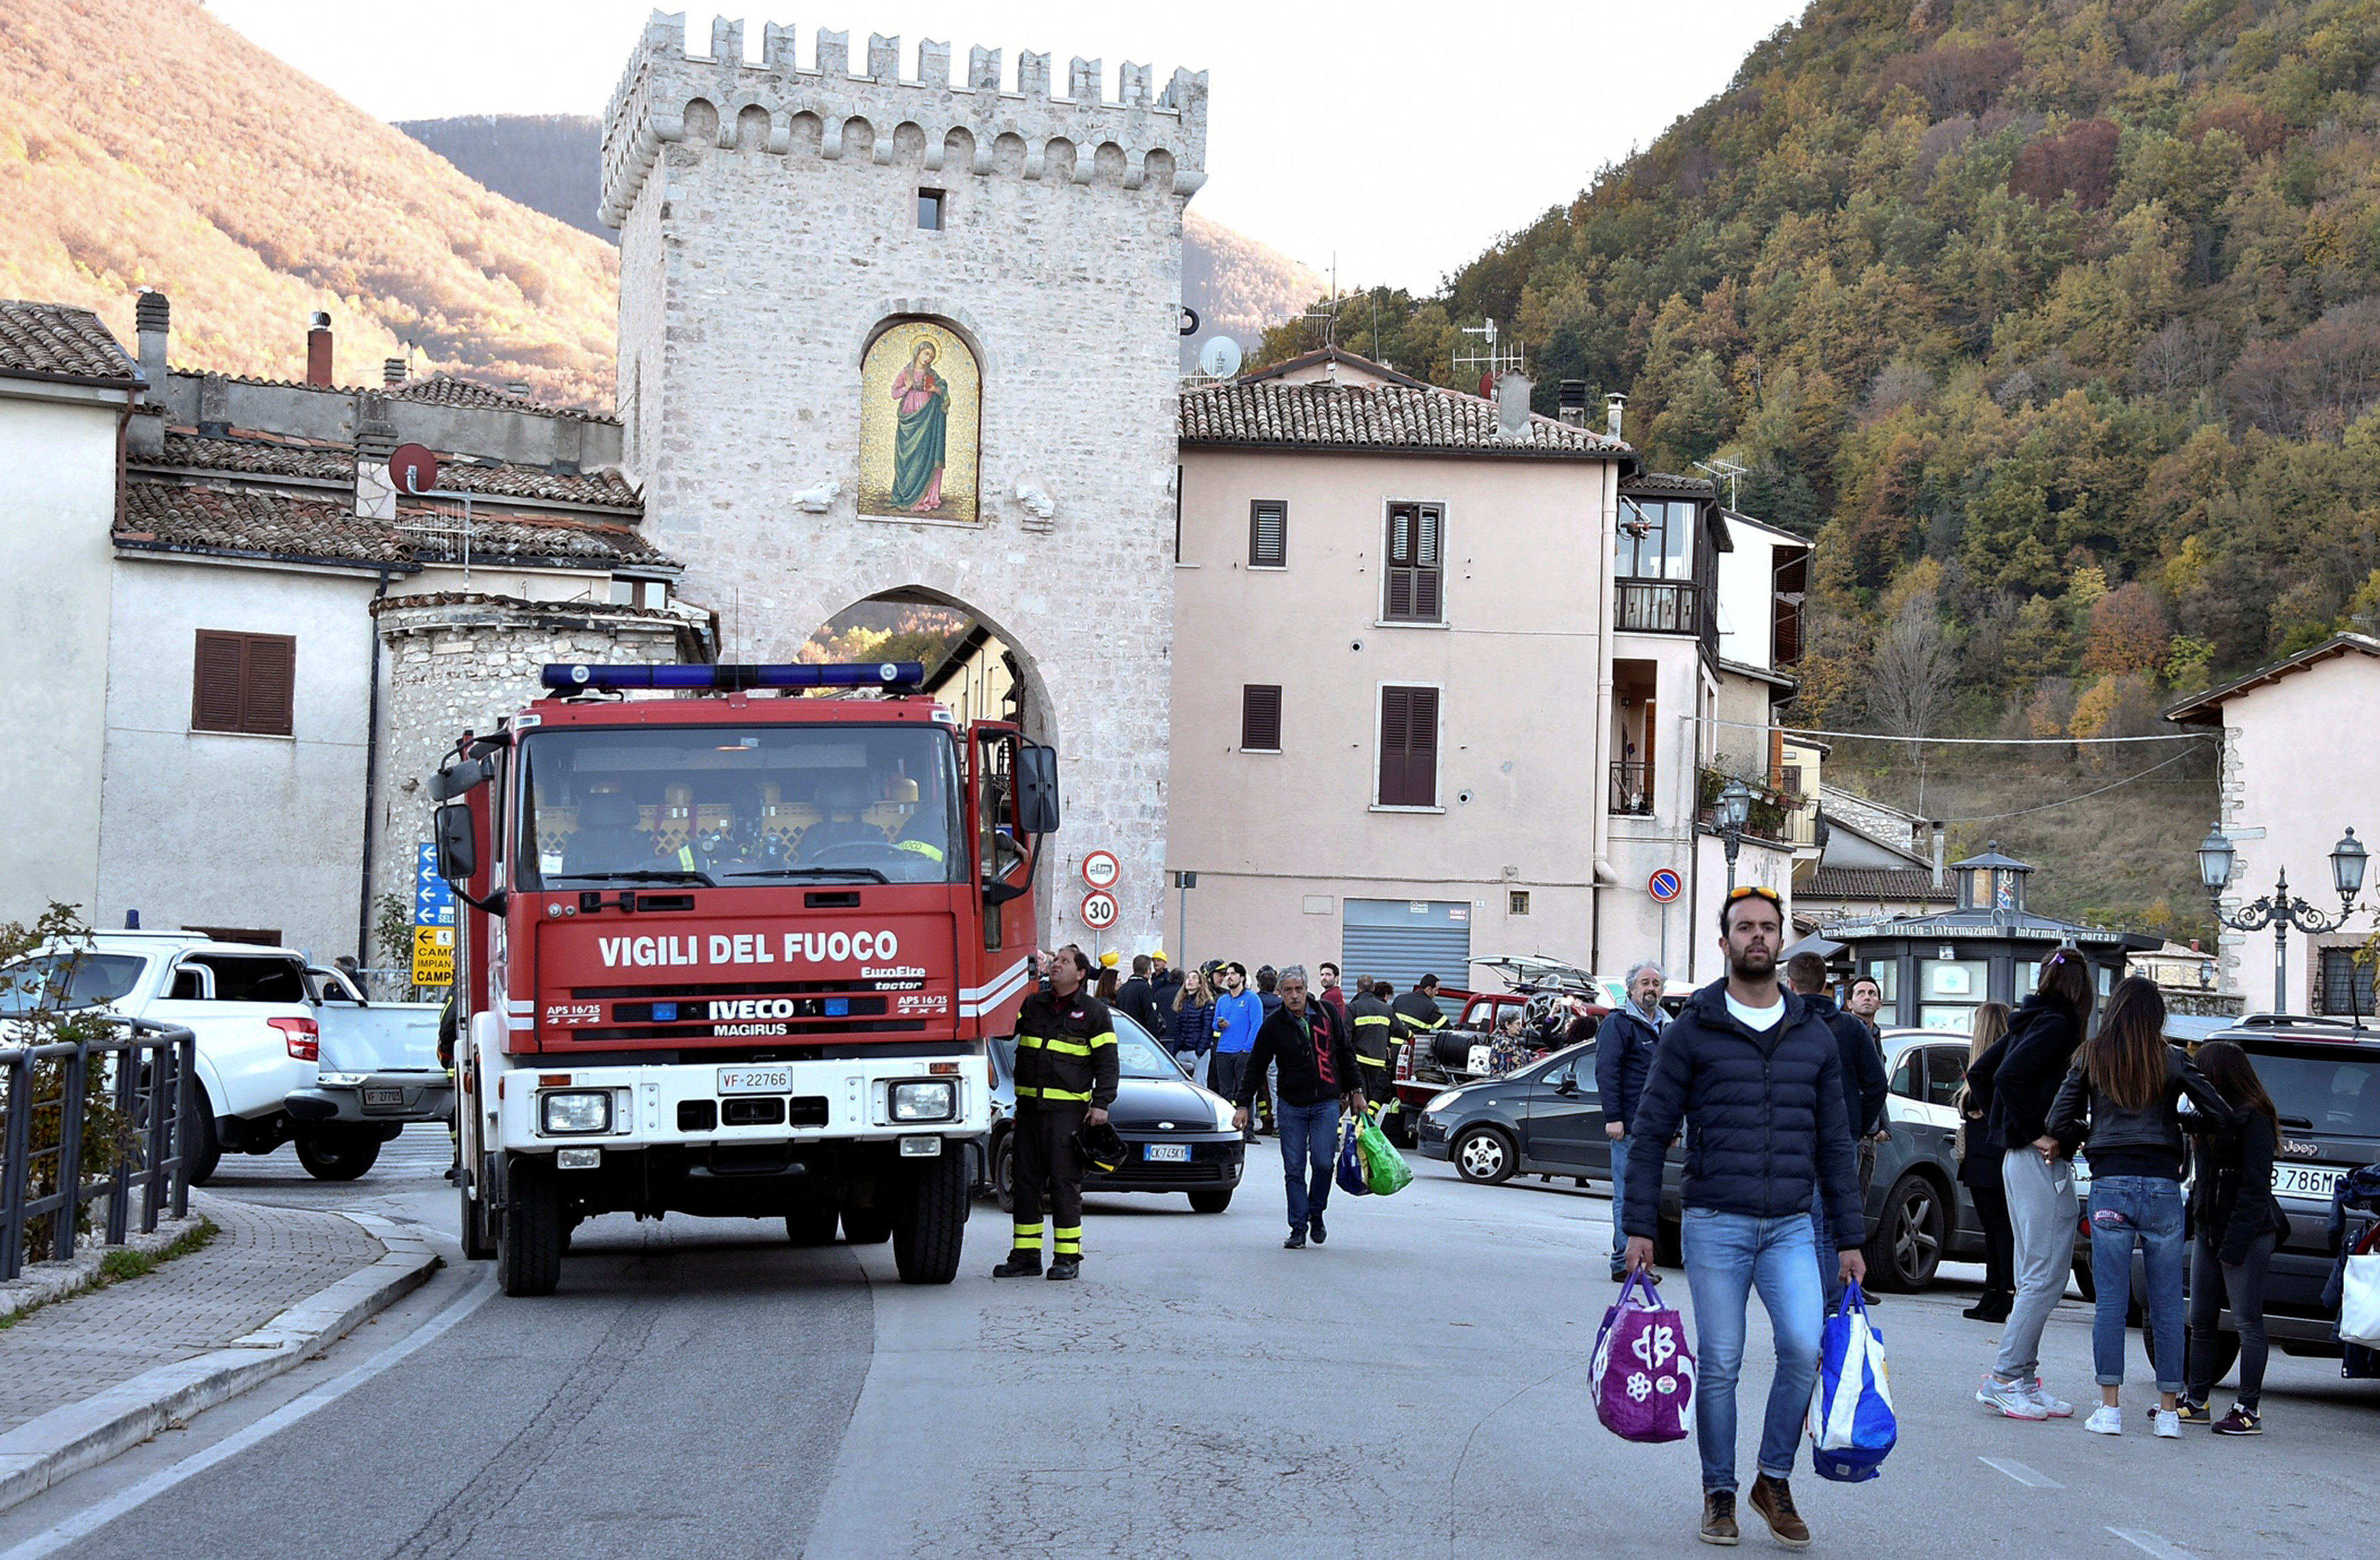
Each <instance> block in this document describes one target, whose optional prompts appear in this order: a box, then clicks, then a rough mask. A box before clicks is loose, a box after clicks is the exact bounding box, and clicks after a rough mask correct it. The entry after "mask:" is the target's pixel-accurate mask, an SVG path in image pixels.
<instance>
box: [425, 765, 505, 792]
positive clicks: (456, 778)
mask: <svg viewBox="0 0 2380 1560" xmlns="http://www.w3.org/2000/svg"><path fill="white" fill-rule="evenodd" d="M495 777H496V761H495V760H493V759H492V758H488V757H485V756H481V757H479V758H470V759H465V760H463V761H462V762H458V763H450V764H448V765H447V766H446V767H445V768H443V769H442V770H439V771H438V772H437V773H435V774H431V776H430V795H431V799H432V800H435V801H453V800H454V799H455V798H456V797H459V796H462V795H465V794H466V793H468V792H470V791H475V790H478V789H479V788H480V786H484V785H486V784H487V783H488V782H489V781H491V780H492V779H494V778H495Z"/></svg>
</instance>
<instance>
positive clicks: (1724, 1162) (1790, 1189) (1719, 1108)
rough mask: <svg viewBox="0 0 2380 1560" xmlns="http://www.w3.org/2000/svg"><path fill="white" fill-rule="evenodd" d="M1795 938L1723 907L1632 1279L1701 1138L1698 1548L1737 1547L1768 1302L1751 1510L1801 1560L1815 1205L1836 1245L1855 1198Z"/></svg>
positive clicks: (1667, 1050)
mask: <svg viewBox="0 0 2380 1560" xmlns="http://www.w3.org/2000/svg"><path fill="white" fill-rule="evenodd" d="M1784 932H1785V927H1784V907H1783V905H1782V903H1781V902H1780V901H1779V897H1778V896H1777V892H1776V890H1774V889H1771V888H1765V887H1761V886H1758V885H1747V886H1745V887H1742V888H1738V889H1736V890H1735V891H1734V892H1733V893H1731V894H1730V895H1729V896H1727V899H1726V900H1725V902H1724V903H1722V904H1721V905H1720V906H1719V946H1720V949H1721V951H1722V952H1723V953H1724V954H1725V955H1726V957H1727V969H1728V973H1727V979H1726V980H1725V981H1715V982H1714V983H1712V984H1710V985H1708V986H1706V987H1704V988H1703V989H1702V990H1701V991H1698V992H1696V993H1694V995H1693V996H1692V997H1691V998H1689V999H1688V1001H1687V1003H1686V1006H1685V1010H1684V1011H1683V1012H1682V1013H1680V1014H1679V1015H1678V1017H1677V1018H1673V1019H1671V1020H1670V1028H1669V1032H1668V1033H1667V1034H1665V1035H1663V1036H1662V1038H1661V1044H1660V1046H1659V1048H1658V1050H1656V1051H1655V1052H1654V1054H1653V1070H1652V1073H1651V1075H1650V1076H1649V1077H1648V1078H1647V1079H1645V1092H1644V1095H1643V1097H1642V1098H1641V1099H1639V1100H1638V1101H1637V1103H1636V1116H1635V1119H1634V1120H1633V1121H1631V1122H1630V1123H1629V1124H1628V1173H1627V1176H1628V1204H1627V1215H1626V1216H1627V1220H1628V1225H1627V1227H1628V1249H1627V1264H1628V1266H1629V1268H1630V1269H1631V1270H1635V1269H1641V1268H1649V1267H1651V1266H1652V1265H1653V1232H1654V1229H1655V1227H1656V1226H1657V1225H1658V1222H1659V1218H1660V1211H1661V1160H1662V1157H1663V1154H1664V1153H1665V1152H1666V1151H1667V1149H1668V1146H1669V1142H1670V1138H1672V1137H1673V1136H1675V1135H1676V1133H1677V1131H1678V1128H1679V1127H1680V1126H1681V1125H1683V1124H1686V1123H1689V1122H1691V1123H1692V1125H1693V1127H1694V1132H1693V1134H1692V1137H1691V1139H1690V1140H1689V1141H1688V1143H1687V1145H1686V1172H1685V1185H1684V1192H1685V1219H1684V1229H1683V1234H1682V1240H1683V1243H1684V1247H1685V1258H1686V1281H1687V1283H1688V1284H1689V1285H1690V1286H1692V1290H1693V1294H1694V1324H1695V1332H1696V1338H1695V1342H1696V1344H1697V1346H1698V1347H1699V1348H1700V1351H1701V1358H1700V1360H1699V1361H1698V1363H1697V1366H1696V1370H1695V1376H1694V1439H1695V1442H1696V1444H1697V1445H1698V1446H1699V1447H1700V1449H1701V1452H1702V1465H1703V1467H1702V1472H1703V1520H1702V1532H1701V1536H1702V1538H1703V1540H1704V1541H1705V1542H1709V1543H1722V1544H1729V1543H1733V1542H1736V1539H1737V1530H1736V1522H1735V1385H1736V1377H1737V1375H1738V1374H1739V1373H1740V1372H1741V1371H1742V1370H1743V1339H1744V1305H1745V1300H1746V1298H1747V1297H1748V1296H1749V1295H1750V1293H1751V1290H1752V1288H1753V1287H1754V1286H1755V1285H1757V1286H1759V1289H1760V1301H1761V1304H1762V1306H1763V1307H1764V1308H1766V1310H1767V1312H1768V1324H1769V1330H1770V1331H1771V1332H1772V1333H1773V1334H1774V1335H1775V1336H1776V1340H1777V1372H1776V1375H1775V1377H1774V1378H1773V1379H1772V1380H1771V1381H1770V1383H1769V1387H1768V1408H1767V1416H1766V1419H1765V1420H1764V1421H1763V1428H1762V1431H1761V1436H1760V1456H1759V1469H1760V1475H1759V1477H1758V1478H1757V1479H1755V1481H1753V1485H1752V1493H1751V1495H1750V1496H1749V1497H1748V1501H1747V1504H1749V1505H1751V1507H1752V1509H1753V1510H1755V1511H1756V1512H1758V1513H1759V1514H1760V1516H1761V1517H1762V1518H1763V1519H1764V1520H1766V1521H1767V1524H1768V1530H1769V1532H1770V1533H1772V1534H1773V1535H1774V1536H1775V1537H1776V1538H1777V1539H1778V1540H1779V1542H1783V1543H1785V1544H1786V1545H1788V1546H1790V1547H1792V1548H1796V1549H1798V1548H1801V1547H1803V1545H1806V1544H1807V1543H1808V1542H1810V1529H1809V1525H1808V1524H1807V1523H1805V1522H1803V1520H1802V1516H1801V1513H1800V1512H1799V1511H1797V1510H1796V1509H1794V1505H1793V1494H1792V1491H1791V1489H1790V1488H1789V1487H1788V1485H1787V1482H1786V1481H1787V1478H1788V1476H1789V1475H1790V1474H1791V1472H1792V1470H1793V1454H1794V1452H1795V1450H1796V1448H1797V1446H1798V1444H1799V1443H1800V1440H1801V1434H1802V1425H1803V1419H1804V1418H1805V1416H1806V1415H1807V1414H1808V1412H1809V1408H1810V1389H1811V1387H1812V1386H1813V1385H1814V1384H1815V1382H1816V1380H1817V1373H1818V1333H1819V1328H1820V1326H1821V1324H1822V1316H1821V1313H1820V1306H1821V1304H1822V1302H1823V1299H1824V1296H1823V1294H1822V1293H1821V1291H1820V1288H1819V1285H1818V1274H1817V1271H1816V1268H1815V1258H1814V1256H1813V1251H1814V1245H1815V1242H1814V1237H1813V1232H1812V1230H1811V1227H1810V1207H1811V1200H1812V1199H1813V1198H1814V1197H1815V1196H1816V1195H1818V1192H1819V1189H1820V1188H1824V1191H1825V1195H1826V1199H1827V1212H1828V1223H1829V1225H1831V1227H1833V1228H1835V1229H1838V1230H1844V1231H1849V1230H1853V1229H1856V1228H1857V1227H1858V1226H1859V1219H1858V1214H1859V1181H1858V1176H1857V1175H1856V1173H1855V1171H1854V1169H1853V1165H1852V1135H1851V1126H1850V1123H1849V1121H1848V1120H1847V1119H1846V1117H1845V1115H1844V1111H1843V1087H1842V1058H1841V1056H1840V1054H1839V1053H1838V1051H1837V1049H1836V1045H1835V1037H1834V1034H1833V1032H1832V1031H1831V1030H1828V1028H1827V1026H1826V1024H1825V1023H1824V1022H1823V1021H1821V1020H1820V1019H1819V1018H1818V1017H1817V1015H1815V1013H1813V1012H1812V1011H1811V1010H1810V1009H1809V1008H1808V1007H1807V1006H1805V1005H1803V1002H1802V999H1801V998H1799V997H1797V996H1794V995H1792V994H1791V993H1787V992H1785V991H1783V990H1782V989H1780V988H1779V985H1778V983H1777V950H1778V949H1779V947H1780V946H1781V945H1783V942H1784ZM1837 1238H1838V1239H1840V1238H1841V1237H1837ZM1837 1263H1838V1265H1839V1267H1840V1271H1841V1274H1842V1277H1843V1279H1844V1281H1845V1282H1847V1283H1849V1282H1855V1281H1857V1280H1859V1279H1862V1278H1864V1277H1865V1276H1867V1264H1866V1262H1865V1261H1864V1260H1863V1259H1862V1257H1861V1255H1860V1250H1859V1246H1858V1243H1857V1242H1856V1241H1853V1242H1852V1243H1851V1244H1849V1245H1846V1246H1843V1247H1842V1248H1841V1252H1840V1256H1839V1257H1838V1258H1837Z"/></svg>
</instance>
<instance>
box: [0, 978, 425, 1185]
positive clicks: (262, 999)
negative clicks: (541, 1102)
mask: <svg viewBox="0 0 2380 1560" xmlns="http://www.w3.org/2000/svg"><path fill="white" fill-rule="evenodd" d="M45 1001H62V1002H64V1003H65V1004H66V1005H69V1006H75V1007H83V1006H94V1007H95V1006H104V1007H106V1008H108V1009H109V1010H111V1011H113V1012H115V1013H119V1014H122V1015H124V1016H125V1017H127V1018H150V1019H154V1020H156V1021H158V1022H160V1023H168V1024H180V1025H185V1026H187V1027H188V1029H189V1030H190V1031H191V1032H192V1033H193V1034H194V1035H196V1036H197V1039H198V1068H197V1072H198V1077H197V1079H196V1082H197V1085H198V1088H199V1091H200V1094H201V1095H202V1096H203V1097H204V1103H203V1106H202V1108H201V1109H200V1112H199V1141H198V1143H197V1144H196V1145H195V1146H194V1147H193V1149H192V1150H191V1152H190V1179H191V1181H192V1182H193V1183H195V1184H198V1185H204V1184H205V1183H206V1181H207V1179H208V1178H209V1177H210V1176H212V1175H213V1174H214V1172H215V1169H216V1166H217V1164H218V1163H219V1162H220V1161H221V1159H222V1157H223V1154H224V1152H225V1151H226V1150H231V1151H236V1152H244V1153H257V1154H262V1153H271V1152H273V1150H275V1149H277V1148H279V1147H280V1146H281V1145H282V1144H283V1143H293V1144H295V1145H296V1147H297V1159H298V1163H300V1164H303V1165H305V1167H306V1169H307V1172H308V1173H309V1174H310V1175H313V1176H318V1177H320V1178H322V1179H324V1180H353V1179H354V1178H355V1177H356V1176H360V1175H362V1174H363V1173H364V1172H365V1171H367V1170H369V1169H370V1168H371V1166H372V1164H373V1163H374V1162H375V1161H376V1160H378V1159H379V1157H380V1148H381V1144H383V1143H384V1142H386V1141H387V1140H390V1139H392V1138H394V1137H395V1136H396V1135H397V1134H398V1133H399V1132H401V1131H403V1130H404V1129H405V1125H406V1123H407V1122H408V1121H443V1120H448V1119H451V1118H452V1116H453V1115H454V1108H455V1093H454V1083H453V1080H452V1079H450V1078H449V1077H448V1076H447V1074H446V1073H445V1071H444V1069H443V1068H442V1067H440V1066H439V1065H438V1056H437V1049H438V1008H437V1006H436V1005H433V1004H429V1003H370V1002H366V1001H365V1000H364V998H363V996H362V994H361V993H358V992H357V991H356V989H355V988H354V986H353V985H352V984H350V983H348V982H347V981H346V979H345V978H344V977H342V976H340V975H339V974H338V973H337V972H336V971H333V970H324V969H310V968H309V967H308V965H307V963H306V961H305V958H304V957H303V956H301V955H299V954H297V952H295V951H293V950H291V949H288V948H271V947H259V946H255V945H249V944H244V943H216V942H212V941H211V940H209V939H208V938H206V937H204V936H202V935H200V934H199V933H197V932H94V933H92V934H91V936H90V938H89V940H88V942H87V943H85V944H81V945H67V944H51V945H45V946H43V947H42V948H40V949H37V950H36V951H34V952H33V953H30V954H28V955H26V956H25V957H23V958H21V959H18V960H17V961H15V962H13V963H12V964H10V965H9V966H7V967H6V970H5V971H0V1004H5V1005H19V1004H21V1005H31V1004H34V1003H37V1002H45ZM5 1016H6V1007H5V1006H0V1017H5Z"/></svg>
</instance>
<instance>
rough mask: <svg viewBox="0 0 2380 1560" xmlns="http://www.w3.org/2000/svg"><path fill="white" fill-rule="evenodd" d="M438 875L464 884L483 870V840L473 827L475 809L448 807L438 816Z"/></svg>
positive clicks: (440, 810) (439, 811)
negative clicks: (481, 842)
mask: <svg viewBox="0 0 2380 1560" xmlns="http://www.w3.org/2000/svg"><path fill="white" fill-rule="evenodd" d="M435 817H436V823H437V836H438V875H439V876H440V877H443V878H444V879H445V880H446V881H447V882H449V883H460V882H462V881H463V880H464V879H466V878H468V877H469V876H470V875H471V874H472V873H474V872H476V871H479V870H480V838H479V835H478V833H477V832H476V831H475V830H474V829H473V828H472V826H471V810H470V809H469V808H468V807H463V806H459V805H451V804H450V805H448V806H445V807H442V808H440V809H439V810H438V811H437V813H436V815H435Z"/></svg>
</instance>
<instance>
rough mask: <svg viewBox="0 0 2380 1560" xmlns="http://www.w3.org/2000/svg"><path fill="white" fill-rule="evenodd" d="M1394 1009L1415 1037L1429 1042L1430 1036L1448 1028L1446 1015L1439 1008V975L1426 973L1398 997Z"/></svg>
mask: <svg viewBox="0 0 2380 1560" xmlns="http://www.w3.org/2000/svg"><path fill="white" fill-rule="evenodd" d="M1392 1011H1394V1012H1395V1014H1396V1016H1397V1017H1398V1018H1400V1019H1401V1020H1403V1023H1404V1026H1405V1028H1406V1029H1408V1030H1412V1031H1413V1035H1414V1038H1415V1039H1416V1040H1419V1041H1421V1042H1423V1043H1425V1044H1427V1042H1428V1037H1429V1036H1431V1035H1433V1034H1436V1033H1437V1032H1438V1031H1439V1030H1442V1029H1444V1028H1446V1015H1445V1014H1443V1013H1441V1012H1439V1010H1438V977H1437V976H1435V975H1425V976H1423V977H1422V978H1421V979H1420V980H1418V981H1415V982H1414V988H1413V990H1411V991H1409V992H1407V993H1405V994H1404V995H1403V996H1401V997H1399V998H1397V1000H1396V1004H1395V1006H1394V1008H1393V1009H1392Z"/></svg>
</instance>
